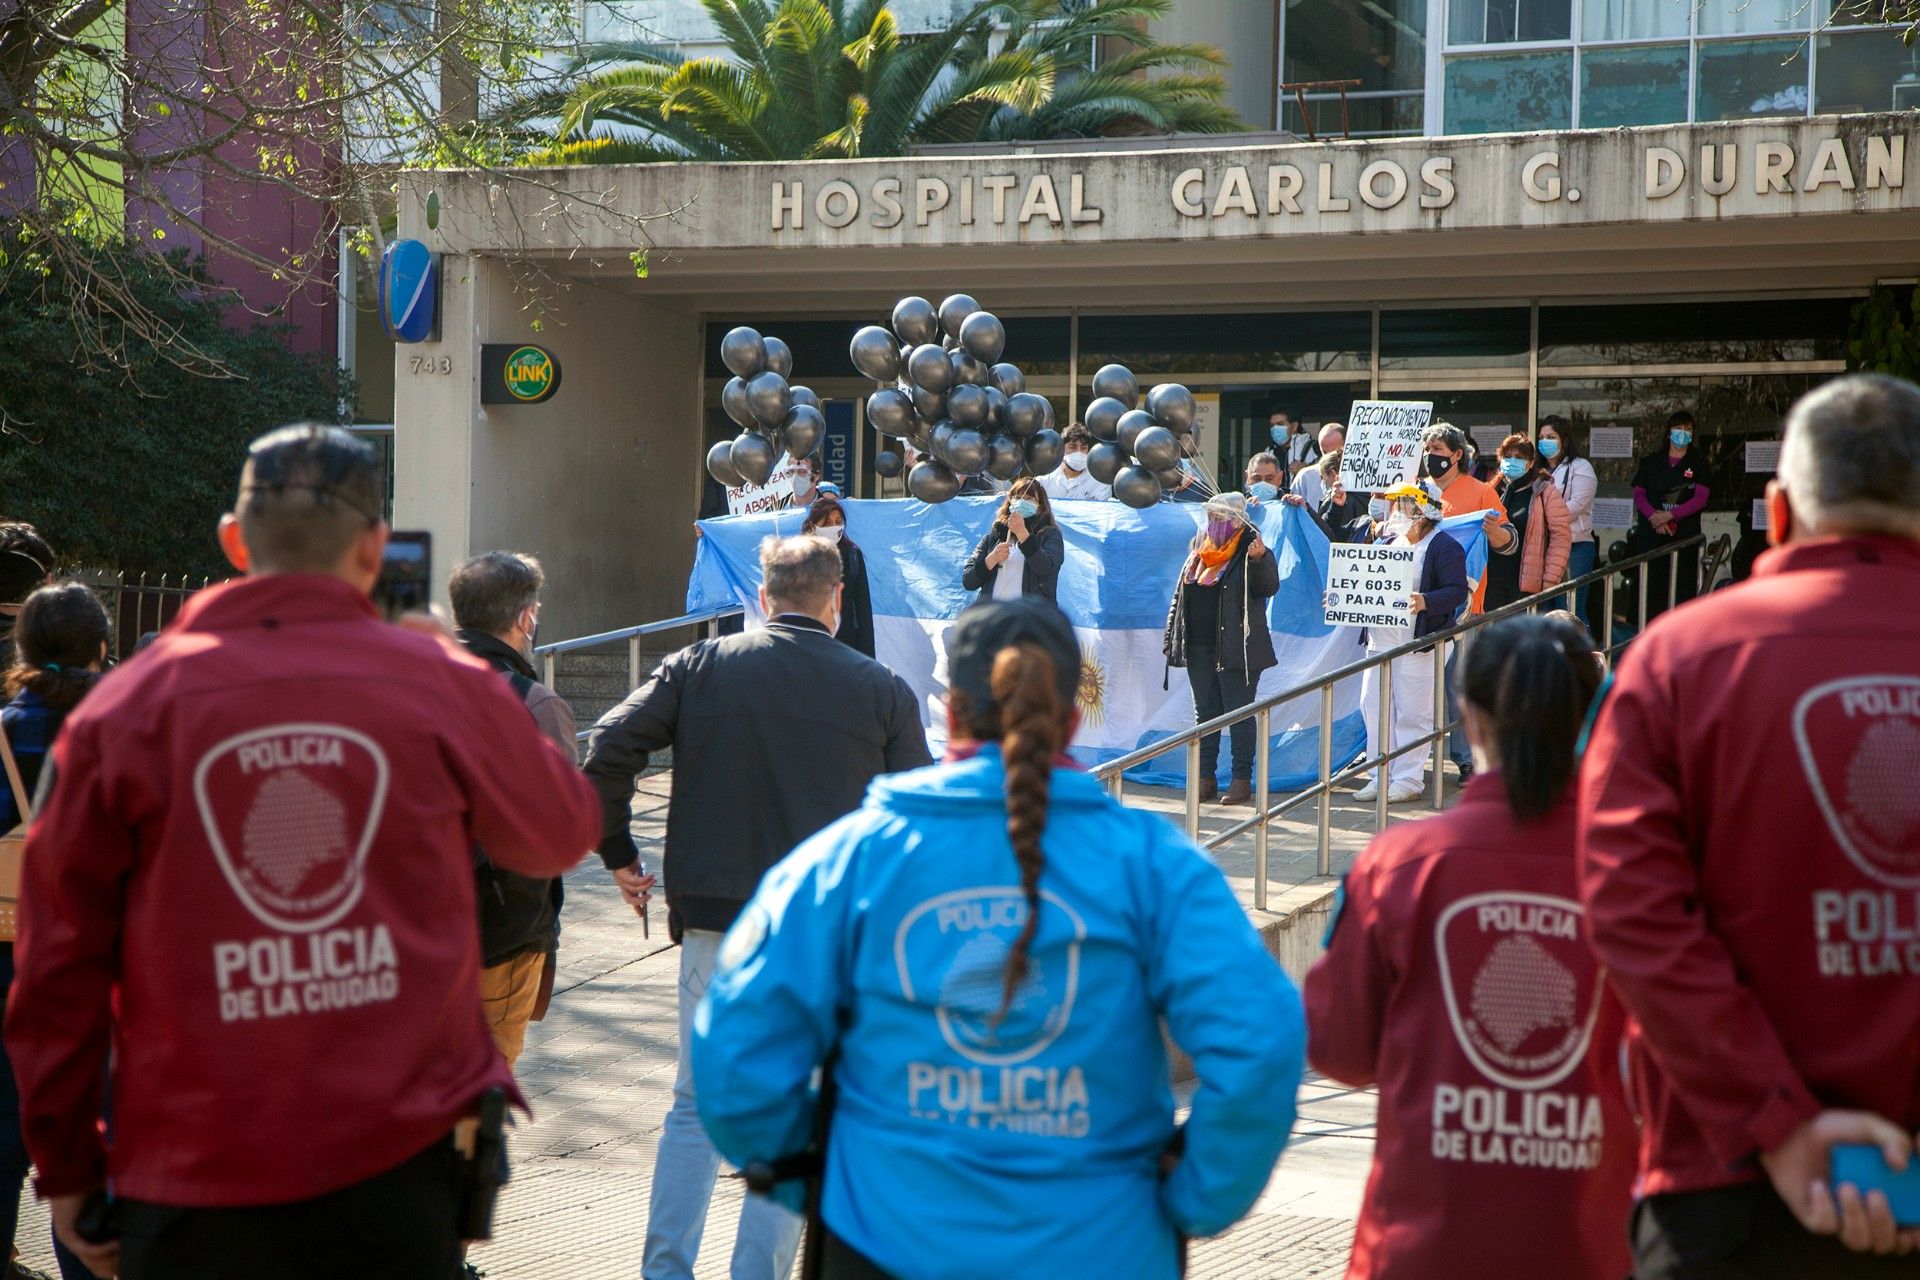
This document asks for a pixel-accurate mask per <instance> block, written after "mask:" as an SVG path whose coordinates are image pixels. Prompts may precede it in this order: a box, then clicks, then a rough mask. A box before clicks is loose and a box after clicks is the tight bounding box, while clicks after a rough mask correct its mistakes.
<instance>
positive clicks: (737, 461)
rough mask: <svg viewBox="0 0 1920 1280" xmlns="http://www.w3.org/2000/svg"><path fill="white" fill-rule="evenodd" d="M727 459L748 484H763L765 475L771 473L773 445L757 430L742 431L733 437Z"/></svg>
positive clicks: (765, 480) (765, 479)
mask: <svg viewBox="0 0 1920 1280" xmlns="http://www.w3.org/2000/svg"><path fill="white" fill-rule="evenodd" d="M727 460H728V461H729V462H731V463H732V464H733V469H734V470H735V471H738V472H739V473H740V478H741V479H742V480H745V481H746V482H747V483H748V484H752V485H762V484H765V483H766V482H767V477H768V476H770V475H772V474H773V446H772V445H770V444H768V443H767V439H766V437H765V436H762V435H760V434H758V433H757V432H753V431H742V432H741V433H740V434H739V435H738V436H736V437H734V441H733V447H732V448H731V449H730V450H729V451H728V454H727Z"/></svg>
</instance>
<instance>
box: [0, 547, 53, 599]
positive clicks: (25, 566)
mask: <svg viewBox="0 0 1920 1280" xmlns="http://www.w3.org/2000/svg"><path fill="white" fill-rule="evenodd" d="M50 571H51V570H50V568H49V566H47V565H44V564H41V563H40V561H39V560H37V559H35V558H34V557H33V556H30V555H28V554H27V553H26V552H24V551H16V550H13V549H12V548H8V549H6V550H4V551H0V604H19V603H21V602H22V601H24V600H25V599H26V598H27V597H28V596H29V595H31V594H33V589H34V588H35V587H37V586H39V585H40V584H41V583H43V582H45V581H46V580H47V574H48V573H49V572H50Z"/></svg>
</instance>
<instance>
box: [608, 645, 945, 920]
mask: <svg viewBox="0 0 1920 1280" xmlns="http://www.w3.org/2000/svg"><path fill="white" fill-rule="evenodd" d="M669 744H671V745H672V747H673V795H672V798H671V799H670V800H669V801H668V804H667V844H666V859H665V861H666V865H665V867H664V870H665V873H666V893H667V923H668V927H669V929H670V930H671V931H672V934H673V936H674V937H675V938H676V939H678V938H679V937H680V935H681V933H682V931H684V930H686V929H711V930H722V929H725V928H727V927H728V926H729V925H731V924H732V923H733V920H734V917H735V916H737V915H739V914H740V909H741V908H742V907H744V906H746V904H747V900H748V899H749V898H751V897H752V896H753V891H754V890H755V889H756V888H758V887H759V884H760V877H761V876H763V875H765V874H766V872H767V869H768V868H770V867H772V866H773V864H774V863H776V862H778V861H780V859H782V858H784V857H786V856H787V854H788V853H789V852H790V851H792V849H793V847H794V846H795V845H797V844H799V843H800V842H801V841H802V840H805V839H806V838H807V837H808V836H810V835H812V834H813V833H814V832H816V831H819V830H820V829H821V828H822V827H825V826H826V825H827V824H828V823H830V822H832V821H834V820H835V819H836V818H840V817H842V816H844V815H846V814H848V813H851V812H852V811H853V810H855V809H857V808H858V807H859V806H860V802H861V801H862V800H863V799H864V798H865V797H866V793H867V784H868V783H869V782H871V781H873V779H874V778H875V777H876V776H878V775H879V774H882V773H892V772H896V771H898V770H901V769H917V768H919V767H921V766H923V765H928V764H932V763H933V758H932V757H931V756H930V755H928V754H927V736H926V733H925V732H924V731H923V730H922V729H921V727H920V708H919V704H918V702H917V701H916V699H915V697H914V694H913V691H912V690H911V689H909V688H908V687H907V684H906V682H905V681H904V680H902V679H901V678H900V677H899V676H896V675H894V674H893V672H891V671H889V670H887V669H886V668H885V667H883V666H881V665H880V664H879V663H877V662H875V661H873V660H872V659H870V658H866V657H863V656H861V655H860V654H858V653H855V652H854V651H853V650H852V649H850V648H848V647H847V646H846V645H843V644H841V643H839V642H838V641H837V640H835V639H834V638H833V637H832V636H830V635H828V634H827V629H826V628H825V627H823V626H821V625H820V624H819V623H818V622H816V621H814V620H813V619H812V618H804V617H799V616H796V615H793V614H785V615H782V616H781V617H778V618H775V619H774V620H773V621H772V622H771V623H769V624H768V625H767V626H764V627H760V628H758V629H756V630H753V631H747V632H743V633H742V634H740V635H737V636H723V637H721V638H720V639H718V640H703V641H701V642H700V643H699V644H696V645H693V646H692V647H690V648H686V649H682V650H681V651H680V652H679V653H676V654H674V655H673V656H672V657H670V658H668V659H667V660H666V661H665V662H664V663H662V664H661V665H660V667H659V669H658V670H657V671H655V672H654V673H653V677H652V678H651V679H650V680H648V681H647V682H646V683H645V684H644V685H642V686H641V687H640V688H638V689H636V690H634V692H633V693H631V694H629V695H628V696H627V699H626V701H624V702H622V703H621V704H620V705H619V706H617V707H615V708H614V709H613V710H611V711H609V712H607V714H606V715H604V716H602V717H601V718H600V723H599V724H597V725H595V726H594V727H593V733H592V734H591V735H590V736H589V738H588V740H587V761H586V765H585V766H584V767H585V769H586V772H587V777H588V778H589V779H590V780H591V781H592V782H593V785H594V786H595V787H596V788H597V789H598V790H599V792H600V812H601V837H600V858H601V860H602V861H603V862H605V863H606V864H607V866H608V867H609V868H619V867H626V866H631V865H633V863H634V862H635V861H637V860H638V859H639V856H640V851H639V850H638V849H637V848H636V847H635V846H634V843H633V836H632V834H631V832H630V831H629V829H628V828H629V823H630V821H631V817H630V814H629V806H630V805H631V804H632V801H633V780H634V778H635V777H637V776H638V775H639V773H640V771H641V770H642V769H644V768H646V766H647V753H648V752H649V751H658V750H660V749H661V748H662V747H665V746H668V745H669Z"/></svg>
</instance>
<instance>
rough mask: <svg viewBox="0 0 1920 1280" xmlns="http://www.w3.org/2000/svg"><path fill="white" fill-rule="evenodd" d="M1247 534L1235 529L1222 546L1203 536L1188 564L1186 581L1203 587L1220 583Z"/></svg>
mask: <svg viewBox="0 0 1920 1280" xmlns="http://www.w3.org/2000/svg"><path fill="white" fill-rule="evenodd" d="M1246 532H1247V531H1246V530H1245V529H1243V528H1235V529H1234V531H1233V536H1232V537H1231V538H1228V539H1227V540H1226V542H1225V543H1222V544H1215V543H1214V542H1213V541H1212V539H1210V538H1208V537H1207V536H1206V535H1205V534H1202V535H1201V538H1200V545H1199V546H1198V547H1197V548H1195V550H1194V553H1193V558H1192V559H1191V560H1190V561H1189V562H1188V564H1187V572H1186V573H1185V575H1183V576H1184V577H1185V579H1186V580H1187V581H1188V582H1192V583H1195V584H1197V585H1199V586H1203V587H1210V586H1212V585H1213V584H1214V583H1216V582H1218V581H1220V574H1221V572H1222V571H1223V570H1224V569H1226V567H1227V564H1228V562H1229V561H1231V560H1232V559H1233V553H1234V552H1235V551H1237V550H1239V549H1240V539H1241V538H1243V537H1245V536H1246Z"/></svg>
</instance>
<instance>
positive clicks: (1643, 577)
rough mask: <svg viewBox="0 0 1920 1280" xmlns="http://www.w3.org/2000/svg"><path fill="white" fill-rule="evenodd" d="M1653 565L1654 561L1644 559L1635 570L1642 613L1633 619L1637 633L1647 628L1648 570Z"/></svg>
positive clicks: (1636, 588)
mask: <svg viewBox="0 0 1920 1280" xmlns="http://www.w3.org/2000/svg"><path fill="white" fill-rule="evenodd" d="M1652 567H1653V561H1651V560H1642V561H1641V562H1640V564H1639V566H1638V567H1637V569H1636V570H1635V574H1634V576H1635V578H1636V579H1637V581H1636V582H1635V584H1634V586H1635V590H1636V592H1637V593H1638V595H1639V597H1640V613H1639V616H1638V617H1636V618H1635V619H1634V620H1633V623H1634V628H1635V630H1634V634H1635V635H1638V634H1639V633H1640V632H1642V631H1645V630H1646V629H1647V570H1648V569H1650V568H1652Z"/></svg>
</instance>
